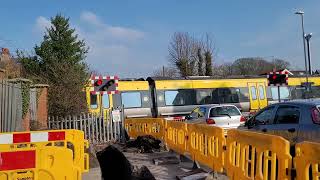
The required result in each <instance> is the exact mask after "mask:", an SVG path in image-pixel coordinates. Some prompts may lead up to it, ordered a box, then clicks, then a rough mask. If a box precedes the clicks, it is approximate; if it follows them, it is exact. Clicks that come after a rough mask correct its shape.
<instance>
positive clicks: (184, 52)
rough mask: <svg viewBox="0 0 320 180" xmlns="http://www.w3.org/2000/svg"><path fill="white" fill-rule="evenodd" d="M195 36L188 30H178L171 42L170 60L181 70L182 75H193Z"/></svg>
mask: <svg viewBox="0 0 320 180" xmlns="http://www.w3.org/2000/svg"><path fill="white" fill-rule="evenodd" d="M192 51H193V37H191V36H190V35H189V34H188V33H186V32H176V33H174V35H173V36H172V39H171V42H170V44H169V61H170V62H171V63H172V64H173V65H174V66H175V67H176V68H177V69H178V70H179V72H180V74H181V76H190V75H193V74H192V72H193V71H194V70H193V69H194V67H193V66H192V65H194V63H193V62H192V61H193V60H194V58H193V53H192Z"/></svg>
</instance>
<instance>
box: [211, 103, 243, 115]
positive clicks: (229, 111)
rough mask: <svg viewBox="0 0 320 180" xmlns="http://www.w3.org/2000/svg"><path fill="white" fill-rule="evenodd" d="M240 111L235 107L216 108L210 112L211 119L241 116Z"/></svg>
mask: <svg viewBox="0 0 320 180" xmlns="http://www.w3.org/2000/svg"><path fill="white" fill-rule="evenodd" d="M239 115H240V112H239V110H238V109H237V108H236V107H234V106H222V107H215V108H212V109H211V110H210V117H216V116H239Z"/></svg>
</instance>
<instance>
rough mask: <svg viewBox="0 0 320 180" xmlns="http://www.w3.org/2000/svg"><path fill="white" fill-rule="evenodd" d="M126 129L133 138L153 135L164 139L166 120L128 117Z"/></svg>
mask: <svg viewBox="0 0 320 180" xmlns="http://www.w3.org/2000/svg"><path fill="white" fill-rule="evenodd" d="M125 129H126V131H127V132H128V135H129V136H130V137H133V138H137V137H138V136H143V135H152V136H153V137H155V138H158V139H163V136H164V120H163V119H162V118H137V119H126V120H125Z"/></svg>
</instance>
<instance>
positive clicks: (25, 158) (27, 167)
mask: <svg viewBox="0 0 320 180" xmlns="http://www.w3.org/2000/svg"><path fill="white" fill-rule="evenodd" d="M0 156H1V163H0V180H61V179H70V180H81V168H80V167H78V166H77V165H75V164H74V161H73V152H72V150H70V149H67V148H63V147H52V146H47V147H46V146H44V147H29V148H23V149H20V150H17V149H12V150H11V151H10V150H9V151H7V150H6V151H3V150H1V151H0Z"/></svg>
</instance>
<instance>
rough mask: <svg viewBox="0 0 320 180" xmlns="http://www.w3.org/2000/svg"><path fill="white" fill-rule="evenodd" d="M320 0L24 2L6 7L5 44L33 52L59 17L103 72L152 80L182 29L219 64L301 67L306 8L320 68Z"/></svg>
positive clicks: (1, 31)
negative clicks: (206, 45) (269, 62)
mask: <svg viewBox="0 0 320 180" xmlns="http://www.w3.org/2000/svg"><path fill="white" fill-rule="evenodd" d="M319 8H320V1H318V0H310V1H299V0H281V1H279V0H278V1H277V0H270V1H256V0H255V1H254V0H247V1H233V2H231V1H213V0H202V1H195V0H194V1H191V0H190V1H187V0H184V1H182V0H180V1H178V0H176V1H173V0H162V1H159V0H130V1H129V0H127V1H120V0H118V1H103V2H102V1H95V2H93V1H81V0H77V1H76V0H68V1H62V0H51V1H43V0H42V1H41V0H34V1H21V0H20V1H19V0H10V1H4V2H1V6H0V15H1V17H2V25H1V28H0V47H9V48H10V49H11V51H13V50H15V49H17V48H18V49H22V50H26V51H31V50H32V48H33V47H34V45H35V44H37V43H39V42H40V41H41V39H42V36H43V32H44V29H45V27H47V26H49V25H50V22H49V19H50V17H52V16H54V15H56V14H57V13H61V14H63V15H65V16H68V17H70V22H71V25H72V26H73V27H74V28H76V30H77V33H79V35H80V37H81V38H83V39H85V41H86V43H87V44H88V46H89V47H90V51H89V54H88V57H87V59H86V61H87V62H88V63H89V64H90V66H91V68H92V69H94V70H95V71H97V72H99V73H101V74H107V75H120V77H140V76H143V77H146V76H148V75H150V74H151V73H152V72H153V71H154V70H155V69H157V68H160V67H162V66H163V65H167V64H168V60H167V57H168V44H169V41H170V37H171V35H172V34H173V33H174V32H176V31H186V32H189V33H191V34H193V35H195V36H201V34H203V33H206V32H208V33H210V34H212V35H213V36H214V41H215V46H216V48H217V52H216V59H215V60H214V63H216V64H222V63H224V62H232V61H234V60H235V59H237V58H239V57H249V56H260V57H266V58H269V59H270V58H272V57H278V58H282V59H286V60H288V61H289V62H290V63H291V64H292V66H293V68H295V69H303V68H304V59H303V50H302V37H301V36H302V34H301V33H302V32H301V24H300V18H299V17H298V16H297V15H294V12H295V10H297V9H303V10H304V11H305V21H306V22H305V26H306V32H312V33H313V35H314V36H313V37H312V42H311V43H312V49H311V51H312V61H313V66H314V67H315V68H318V69H319V68H320V61H319V56H320V52H318V49H319V48H320V23H319V20H318V19H319V17H320V11H318V10H319Z"/></svg>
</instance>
